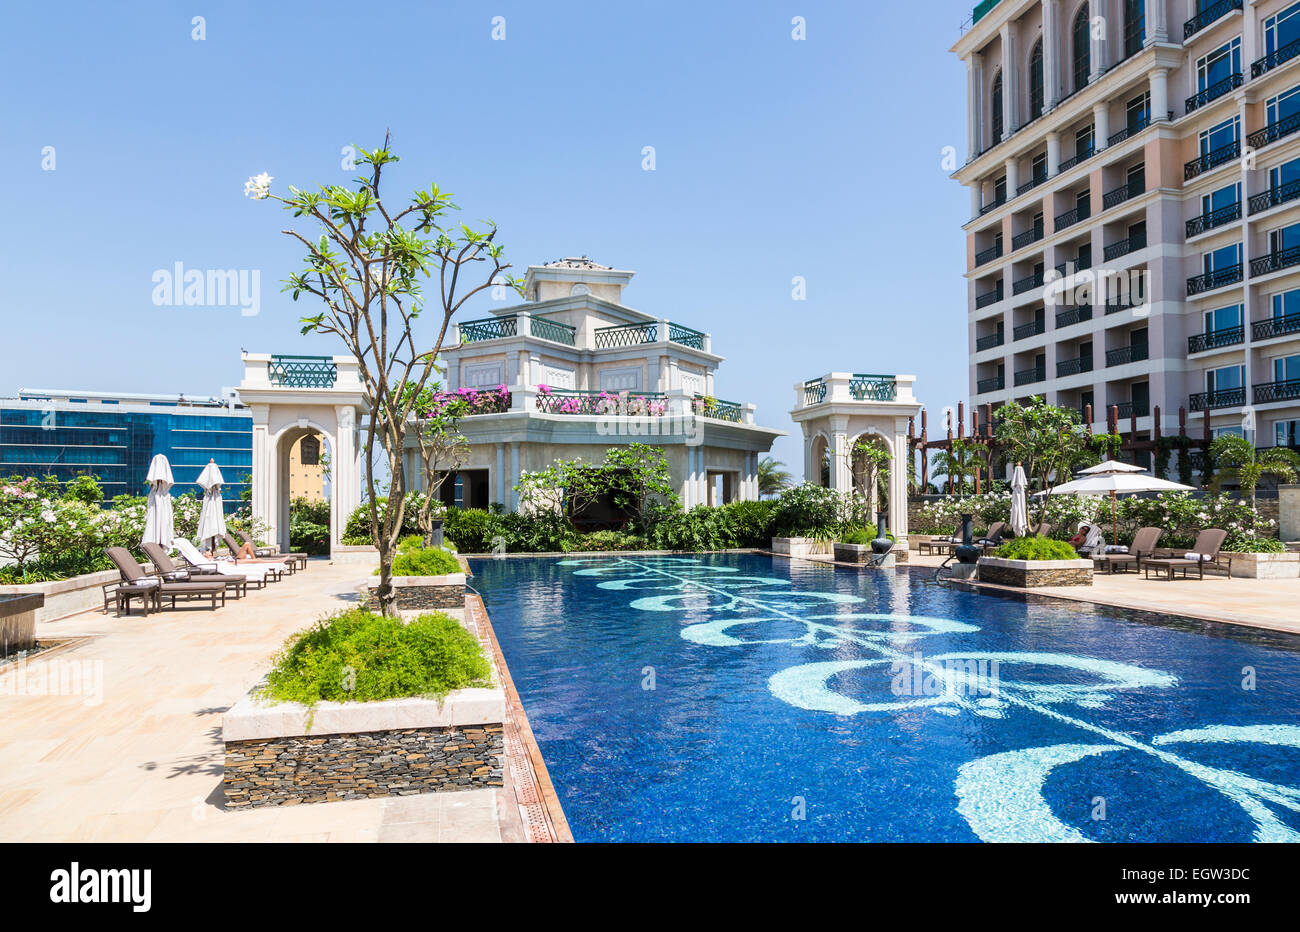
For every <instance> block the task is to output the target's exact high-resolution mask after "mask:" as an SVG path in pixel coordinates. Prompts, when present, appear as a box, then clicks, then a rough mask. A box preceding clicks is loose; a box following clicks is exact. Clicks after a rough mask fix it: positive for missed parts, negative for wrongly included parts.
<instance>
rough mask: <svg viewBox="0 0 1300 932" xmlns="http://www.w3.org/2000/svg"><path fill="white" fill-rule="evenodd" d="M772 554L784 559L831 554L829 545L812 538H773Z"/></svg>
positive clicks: (826, 542)
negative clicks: (784, 557)
mask: <svg viewBox="0 0 1300 932" xmlns="http://www.w3.org/2000/svg"><path fill="white" fill-rule="evenodd" d="M772 552H773V553H776V554H780V555H781V556H786V557H807V556H811V555H812V554H827V553H830V552H831V547H830V543H829V542H828V541H824V540H817V539H816V538H814V537H773V538H772Z"/></svg>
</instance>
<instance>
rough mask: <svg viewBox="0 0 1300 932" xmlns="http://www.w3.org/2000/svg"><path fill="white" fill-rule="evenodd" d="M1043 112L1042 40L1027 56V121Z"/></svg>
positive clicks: (1035, 44)
mask: <svg viewBox="0 0 1300 932" xmlns="http://www.w3.org/2000/svg"><path fill="white" fill-rule="evenodd" d="M1042 112H1043V40H1042V39H1039V40H1038V41H1037V42H1035V43H1034V50H1033V52H1031V53H1030V55H1029V119H1031V120H1032V119H1034V118H1035V117H1037V116H1038V115H1040V114H1041V113H1042Z"/></svg>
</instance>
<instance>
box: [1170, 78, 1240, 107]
mask: <svg viewBox="0 0 1300 932" xmlns="http://www.w3.org/2000/svg"><path fill="white" fill-rule="evenodd" d="M1244 81H1245V78H1244V77H1243V76H1242V74H1241V72H1240V71H1238V72H1237V73H1236V74H1230V75H1228V76H1227V77H1226V78H1224V79H1223V80H1222V81H1215V82H1214V83H1213V84H1211V85H1210V86H1209V87H1207V88H1206V89H1205V90H1203V91H1199V92H1197V93H1195V94H1193V95H1192V96H1191V97H1188V98H1187V102H1186V104H1185V107H1186V109H1185V110H1184V111H1183V112H1184V114H1187V113H1192V112H1193V111H1195V110H1199V109H1200V108H1201V107H1204V106H1205V105H1206V104H1208V103H1210V102H1211V101H1214V100H1218V99H1219V98H1220V97H1222V96H1223V95H1224V94H1231V93H1232V92H1233V91H1235V90H1236V89H1237V88H1239V87H1241V85H1242V83H1244Z"/></svg>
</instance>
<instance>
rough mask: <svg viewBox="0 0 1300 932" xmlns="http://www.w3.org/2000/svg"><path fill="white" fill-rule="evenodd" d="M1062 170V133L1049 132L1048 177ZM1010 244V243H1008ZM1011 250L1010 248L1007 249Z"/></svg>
mask: <svg viewBox="0 0 1300 932" xmlns="http://www.w3.org/2000/svg"><path fill="white" fill-rule="evenodd" d="M1060 170H1061V134H1060V133H1057V132H1051V133H1048V134H1047V177H1049V178H1055V177H1056V175H1057V174H1058V173H1059V172H1060ZM1008 245H1010V244H1008ZM1007 252H1010V249H1008V250H1007Z"/></svg>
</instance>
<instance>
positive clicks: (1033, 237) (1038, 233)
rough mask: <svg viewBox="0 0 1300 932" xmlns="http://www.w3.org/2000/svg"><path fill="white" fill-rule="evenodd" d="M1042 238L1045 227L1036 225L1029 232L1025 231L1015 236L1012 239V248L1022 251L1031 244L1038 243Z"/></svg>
mask: <svg viewBox="0 0 1300 932" xmlns="http://www.w3.org/2000/svg"><path fill="white" fill-rule="evenodd" d="M1042 238H1043V225H1042V224H1041V223H1036V224H1034V225H1033V226H1032V227H1030V228H1029V229H1028V230H1025V232H1023V233H1017V234H1016V235H1015V236H1013V237H1011V248H1012V249H1013V250H1014V249H1021V248H1022V247H1025V246H1028V245H1029V244H1030V243H1036V242H1038V241H1039V240H1040V239H1042Z"/></svg>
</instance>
